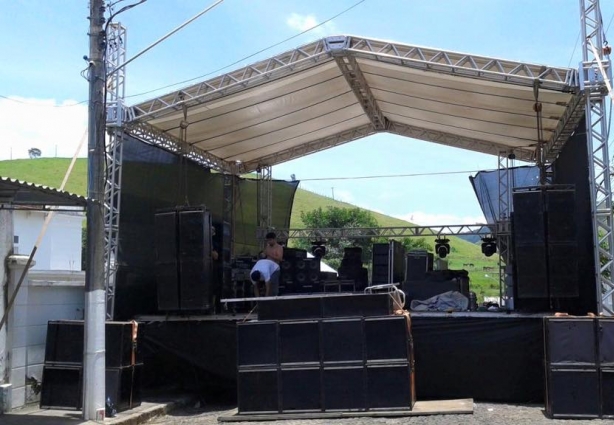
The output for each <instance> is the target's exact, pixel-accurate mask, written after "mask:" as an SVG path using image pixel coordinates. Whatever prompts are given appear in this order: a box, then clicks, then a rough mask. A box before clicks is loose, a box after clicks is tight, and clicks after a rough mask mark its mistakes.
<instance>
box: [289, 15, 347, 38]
mask: <svg viewBox="0 0 614 425" xmlns="http://www.w3.org/2000/svg"><path fill="white" fill-rule="evenodd" d="M286 24H287V25H288V26H289V27H290V28H292V29H294V30H297V31H299V32H303V31H307V30H309V29H311V28H314V27H315V26H317V25H318V24H319V22H318V20H317V18H316V17H315V15H301V14H298V13H292V14H291V15H290V16H289V17H288V19H286ZM336 32H337V27H336V26H335V24H334V23H333V22H327V23H325V24H324V25H320V26H319V27H317V28H314V29H313V30H312V31H311V33H312V34H313V35H315V36H317V37H323V36H325V35H332V34H335V33H336Z"/></svg>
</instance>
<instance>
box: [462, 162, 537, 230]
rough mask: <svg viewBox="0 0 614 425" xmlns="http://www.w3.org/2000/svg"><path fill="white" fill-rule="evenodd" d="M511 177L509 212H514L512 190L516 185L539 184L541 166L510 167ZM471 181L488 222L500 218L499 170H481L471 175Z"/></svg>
mask: <svg viewBox="0 0 614 425" xmlns="http://www.w3.org/2000/svg"><path fill="white" fill-rule="evenodd" d="M508 173H509V178H510V188H509V196H510V205H509V210H510V211H509V212H510V213H511V212H513V210H514V206H513V205H512V203H511V198H512V190H513V188H516V187H527V186H536V185H539V168H538V167H535V166H523V167H512V168H509V169H508ZM469 181H470V182H471V185H472V186H473V190H474V191H475V196H477V198H478V203H479V204H480V208H481V209H482V212H483V213H484V218H486V222H487V223H488V224H493V223H494V222H495V221H498V220H499V217H500V215H499V190H500V189H499V170H491V171H480V172H478V173H477V174H476V175H475V176H470V177H469Z"/></svg>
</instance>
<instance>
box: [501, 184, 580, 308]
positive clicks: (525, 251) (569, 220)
mask: <svg viewBox="0 0 614 425" xmlns="http://www.w3.org/2000/svg"><path fill="white" fill-rule="evenodd" d="M513 201H514V214H513V225H512V230H513V240H514V264H515V277H516V288H515V295H516V299H517V304H518V305H517V307H518V308H522V305H523V300H546V301H547V300H548V299H557V298H571V297H577V296H578V294H579V287H578V260H577V242H576V238H575V236H576V223H575V189H573V187H570V186H556V185H554V186H545V187H531V188H522V189H516V191H515V192H514V194H513Z"/></svg>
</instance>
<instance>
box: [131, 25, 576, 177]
mask: <svg viewBox="0 0 614 425" xmlns="http://www.w3.org/2000/svg"><path fill="white" fill-rule="evenodd" d="M359 59H369V60H376V61H378V62H382V63H388V64H394V65H401V66H403V67H407V68H411V69H416V70H427V71H434V72H437V73H443V74H449V75H457V76H463V77H468V78H475V79H479V80H485V81H492V82H499V83H501V82H506V83H512V84H515V85H521V86H526V87H533V85H534V84H535V81H536V80H537V81H539V84H540V87H541V88H542V89H546V90H547V89H551V90H556V91H560V92H570V93H575V92H576V91H577V89H578V86H579V83H578V74H577V72H576V71H575V70H571V69H567V68H556V67H547V66H543V65H532V64H525V63H519V62H513V61H505V60H499V59H493V58H486V57H481V56H475V55H468V54H462V53H456V52H450V51H444V50H438V49H431V48H423V47H417V46H408V45H403V44H400V43H391V42H386V41H380V40H374V39H368V38H365V37H355V36H337V37H328V38H325V39H322V40H318V41H315V42H313V43H311V44H308V45H305V46H301V47H299V48H297V49H294V50H290V51H287V52H284V53H282V54H280V55H277V56H274V57H272V58H270V59H267V60H264V61H261V62H258V63H256V64H253V65H249V66H247V67H244V68H241V69H238V70H235V71H232V72H230V73H227V74H223V75H220V76H218V77H215V78H213V79H210V80H207V81H204V82H201V83H198V84H195V85H192V86H190V87H187V88H184V89H182V90H180V91H177V92H174V93H171V94H167V95H164V96H160V97H157V98H155V99H152V100H150V101H147V102H144V103H142V104H139V105H137V106H133V107H132V108H131V122H130V127H132V130H131V131H134V132H135V134H140V135H142V136H145V137H146V138H147V141H149V142H151V143H155V144H156V145H158V146H161V147H163V148H165V149H167V150H170V151H173V152H178V151H179V149H177V148H174V147H173V146H172V145H173V144H176V143H177V142H178V141H177V140H173V137H172V136H170V135H168V134H166V133H162V132H160V134H157V133H156V132H155V130H154V129H153V128H147V126H142V124H143V122H145V121H149V120H153V119H157V118H160V117H162V116H164V115H165V114H167V113H168V112H169V111H180V110H181V108H182V107H183V105H186V106H187V107H188V108H192V107H197V106H199V105H203V104H205V103H206V102H210V101H213V100H215V99H219V98H222V97H225V96H229V95H232V94H235V93H239V92H241V91H243V90H247V89H249V88H252V87H256V86H259V85H261V84H264V83H268V82H272V81H274V80H278V79H281V78H283V77H285V76H287V75H289V74H294V73H296V72H298V71H304V70H307V69H310V68H313V67H316V66H318V65H320V64H322V63H324V62H327V61H331V60H334V61H336V63H337V65H338V67H339V68H340V70H341V71H342V74H343V75H344V76H345V78H346V80H347V81H348V83H349V84H350V87H351V88H352V90H353V91H354V93H355V95H356V97H357V98H358V100H359V102H360V104H361V106H362V107H363V109H364V111H365V113H366V115H367V116H368V117H369V119H370V121H371V125H369V126H363V127H361V128H356V129H352V130H346V131H342V132H340V133H338V134H334V135H332V136H326V137H324V138H322V139H318V140H315V141H310V142H307V143H305V144H303V145H301V146H298V147H291V148H288V149H286V150H281V151H279V152H275V153H272V154H270V155H266V156H263V157H261V158H258V159H257V160H253V161H246V162H243V163H239V164H234V163H225V162H224V161H223V160H222V159H220V158H217V157H215V156H213V155H211V154H208V153H206V152H204V151H202V150H200V151H198V150H197V148H195V147H190V149H191V151H192V153H191V155H193V156H194V158H195V159H197V160H199V161H201V162H202V163H203V165H204V164H205V163H206V162H207V161H211V162H212V164H214V165H215V166H217V167H219V168H223V169H225V170H227V171H230V172H234V173H236V174H240V173H247V172H252V171H255V170H257V169H258V167H259V166H260V164H278V163H282V162H285V161H289V160H291V159H294V158H298V157H300V156H304V155H306V154H309V153H314V152H317V151H319V150H323V149H327V148H330V147H333V146H338V145H340V144H343V143H347V142H350V141H352V140H355V139H358V138H360V137H365V136H368V135H370V134H373V133H376V132H380V131H388V132H391V133H395V134H399V135H403V136H407V137H412V138H415V139H420V140H427V141H432V142H436V143H440V144H445V145H449V146H455V147H459V148H464V149H472V150H475V151H479V152H484V153H488V154H492V155H497V154H498V152H499V151H500V150H504V149H510V148H509V147H507V146H498V145H496V144H493V143H488V142H484V141H482V140H479V139H477V138H476V139H473V138H470V137H463V136H458V135H455V134H450V133H446V132H443V131H437V130H426V129H422V128H416V127H412V126H410V125H405V124H401V123H397V122H392V121H390V122H389V121H388V120H387V119H386V117H384V116H383V113H382V111H381V110H380V108H379V107H378V105H377V102H376V101H375V99H374V97H373V94H372V93H371V92H370V89H369V87H368V85H367V84H366V82H365V79H364V76H363V75H362V72H361V70H360V67H359V64H358V60H359ZM577 97H578V98H580V96H577ZM581 110H582V108H581V105H580V104H578V101H575V102H572V104H571V105H569V107H568V108H567V110H566V112H565V119H564V120H562V122H561V123H559V128H557V131H556V132H555V135H554V137H552V138H551V139H550V140H548V141H546V142H547V146H548V155H549V157H550V158H556V155H558V152H559V150H560V148H561V147H562V146H563V145H564V143H565V141H566V140H567V139H568V137H569V134H570V132H571V131H573V129H574V128H575V125H576V124H577V121H578V120H579V119H580V118H581V115H582V113H581ZM513 151H514V153H515V155H516V157H517V159H519V160H524V161H530V162H532V161H534V160H535V153H534V151H533V150H532V149H525V148H522V147H516V148H513ZM203 158H206V160H203Z"/></svg>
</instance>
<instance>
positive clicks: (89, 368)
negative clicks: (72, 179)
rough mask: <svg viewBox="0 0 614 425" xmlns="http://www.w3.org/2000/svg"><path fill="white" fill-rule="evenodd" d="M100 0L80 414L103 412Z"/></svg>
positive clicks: (100, 0) (100, 5)
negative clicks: (81, 405)
mask: <svg viewBox="0 0 614 425" xmlns="http://www.w3.org/2000/svg"><path fill="white" fill-rule="evenodd" d="M104 12H105V8H104V0H90V16H89V21H90V30H89V38H90V54H89V58H88V59H87V60H88V63H89V71H88V80H89V108H88V144H87V147H88V151H87V169H88V179H87V196H88V198H89V200H88V204H87V267H86V271H85V350H84V351H85V353H84V365H83V366H84V367H83V419H85V420H94V421H102V420H104V416H105V320H106V292H105V284H104V233H103V230H104V223H103V208H104V205H103V202H104V143H105V129H106V115H105V114H106V111H105V110H104V100H105V80H106V69H105V63H104V52H105V49H106V36H105V34H104V33H103V25H104V20H105V19H104Z"/></svg>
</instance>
